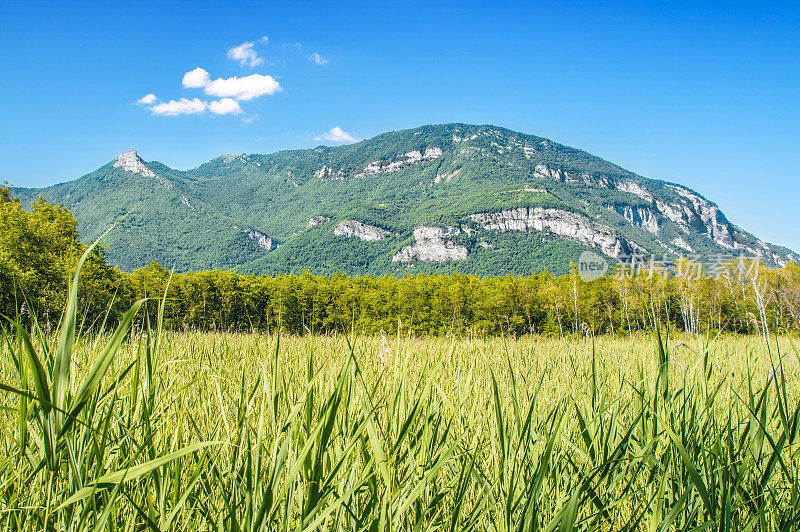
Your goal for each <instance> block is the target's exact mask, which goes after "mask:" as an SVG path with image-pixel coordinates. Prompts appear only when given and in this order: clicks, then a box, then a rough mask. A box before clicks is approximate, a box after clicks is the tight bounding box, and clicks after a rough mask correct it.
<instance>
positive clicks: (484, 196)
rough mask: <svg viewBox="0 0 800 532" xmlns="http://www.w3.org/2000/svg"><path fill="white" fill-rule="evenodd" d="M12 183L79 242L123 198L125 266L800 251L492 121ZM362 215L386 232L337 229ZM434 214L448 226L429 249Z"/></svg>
mask: <svg viewBox="0 0 800 532" xmlns="http://www.w3.org/2000/svg"><path fill="white" fill-rule="evenodd" d="M13 192H14V194H16V195H17V196H19V197H20V198H21V199H22V201H23V204H24V205H25V206H26V207H27V206H29V205H31V204H32V203H33V202H34V201H35V200H36V198H37V197H38V196H39V195H40V194H41V195H42V196H43V197H44V198H45V199H46V200H47V201H49V202H51V203H54V204H61V205H64V206H65V207H67V208H68V209H70V210H71V211H72V212H73V214H74V215H75V217H76V219H77V220H78V229H79V232H80V235H81V237H82V239H83V241H84V243H88V242H91V241H93V240H94V239H95V238H97V237H98V236H99V235H100V234H102V233H103V232H105V230H106V229H107V228H108V227H110V226H111V224H113V223H114V222H115V221H117V220H118V219H119V218H120V217H121V216H123V215H125V214H126V213H129V214H128V216H127V217H126V218H125V220H124V221H123V222H122V223H121V224H120V226H119V227H118V229H117V230H115V231H114V232H113V233H112V234H110V235H109V236H108V240H107V243H108V244H109V248H108V258H109V261H110V263H111V264H113V265H115V266H119V267H121V268H122V269H124V270H127V271H131V270H133V269H135V268H139V267H143V266H146V265H148V264H149V263H150V262H153V261H155V262H158V263H159V264H163V265H165V266H166V267H168V268H170V269H171V268H173V267H175V268H176V270H177V271H178V272H184V271H190V270H194V271H197V270H206V269H228V268H235V269H237V270H238V271H240V272H243V273H253V274H278V273H301V272H302V271H303V270H308V271H309V272H311V273H313V274H318V275H329V274H333V273H336V272H342V273H345V274H348V275H383V274H389V275H394V276H403V275H405V274H406V273H450V272H453V271H456V270H457V271H459V272H461V273H467V274H473V275H477V276H481V277H483V276H498V275H507V274H512V275H530V274H533V273H539V272H542V271H548V272H550V273H552V274H554V275H562V274H565V273H568V272H569V262H570V260H572V259H574V258H575V257H577V256H578V255H579V254H580V253H581V252H582V251H584V250H587V249H594V250H595V251H598V252H600V253H602V254H603V255H604V256H606V257H607V258H609V259H613V260H614V261H617V260H619V259H621V258H622V257H623V256H625V255H629V254H631V253H634V252H635V253H641V254H645V255H649V254H655V255H657V256H658V257H659V258H661V257H662V256H664V255H670V256H671V257H672V258H673V259H674V258H676V257H677V256H681V255H698V256H703V257H709V256H714V255H718V254H724V255H725V256H727V257H728V258H734V257H738V256H740V255H745V256H748V257H758V258H760V259H761V260H762V261H763V262H764V263H765V264H768V265H770V266H782V265H785V264H786V263H788V262H790V261H791V260H796V259H797V255H796V254H794V253H793V252H792V251H790V250H788V249H786V248H781V247H779V246H773V245H770V244H766V243H764V242H761V241H760V240H758V239H757V238H756V237H754V236H753V235H751V234H749V233H747V232H746V231H744V230H743V229H741V228H739V227H737V226H736V225H734V224H733V223H731V222H730V221H728V220H727V218H726V217H725V216H724V214H723V213H722V212H721V211H720V209H719V208H718V207H717V206H716V205H715V204H714V203H713V202H711V201H709V200H707V199H706V198H704V197H702V196H701V195H700V194H697V193H696V192H694V191H692V190H690V189H688V188H686V187H682V186H680V185H675V184H671V183H666V182H663V181H656V180H652V179H646V178H644V177H641V176H638V175H636V174H634V173H632V172H629V171H627V170H624V169H622V168H620V167H619V166H616V165H614V164H612V163H610V162H608V161H605V160H603V159H601V158H599V157H595V156H593V155H591V154H589V153H586V152H583V151H581V150H577V149H574V148H570V147H568V146H563V145H561V144H558V143H555V142H553V141H550V140H548V139H545V138H542V137H536V136H532V135H526V134H522V133H517V132H514V131H510V130H507V129H503V128H499V127H496V126H489V125H485V126H477V125H467V124H444V125H434V126H423V127H419V128H415V129H411V130H406V131H398V132H391V133H386V134H383V135H379V136H377V137H374V138H372V139H368V140H364V141H362V142H358V143H355V144H351V145H346V146H338V147H326V146H320V147H317V148H314V149H309V150H295V151H283V152H278V153H274V154H269V155H259V154H242V155H226V156H223V157H218V158H216V159H214V160H212V161H209V162H208V163H205V164H203V165H201V166H199V167H197V168H194V169H191V170H188V171H178V170H174V169H172V168H169V167H167V166H165V165H163V164H161V163H158V162H145V161H143V160H142V159H140V158H139V156H138V154H137V153H136V152H127V153H124V154H122V155H120V156H119V157H117V158H116V159H115V160H113V161H111V162H109V163H108V164H106V165H104V166H102V167H100V168H98V169H97V170H95V171H94V172H91V173H89V174H87V175H85V176H83V177H81V178H80V179H77V180H75V181H70V182H67V183H62V184H59V185H54V186H52V187H48V188H44V189H14V191H13ZM354 222H357V223H359V224H364V225H367V226H369V227H371V228H372V229H371V230H372V231H377V232H380V233H381V235H383V236H381V237H380V238H376V239H372V240H369V239H366V238H365V235H359V234H342V233H341V231H337V228H338V227H339V226H340V224H342V223H350V224H352V223H354ZM424 228H428V229H427V231H428V232H429V233H430V231H431V230H441V231H444V232H445V236H443V237H441V238H439V237H436V238H432V239H428V240H426V241H424V242H422V244H423V246H422V247H424V248H426V251H424V252H422V253H420V252H419V250H418V249H417V248H415V246H418V245H420V240H419V238H418V230H420V229H422V230H423V231H425V229H424ZM448 248H449V251H448ZM404 250H405V251H404Z"/></svg>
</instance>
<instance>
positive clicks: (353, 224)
mask: <svg viewBox="0 0 800 532" xmlns="http://www.w3.org/2000/svg"><path fill="white" fill-rule="evenodd" d="M333 234H334V235H337V236H347V237H355V238H358V239H361V240H365V241H367V242H375V241H377V240H382V239H384V238H386V237H387V236H389V235H390V234H391V233H389V231H386V230H385V229H381V228H380V227H375V226H374V225H367V224H365V223H361V222H359V221H358V220H342V221H341V222H339V224H338V225H337V226H336V227H335V228H334V229H333Z"/></svg>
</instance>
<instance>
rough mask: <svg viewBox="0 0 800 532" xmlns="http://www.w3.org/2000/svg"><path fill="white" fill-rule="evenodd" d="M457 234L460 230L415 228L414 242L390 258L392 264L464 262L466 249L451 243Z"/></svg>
mask: <svg viewBox="0 0 800 532" xmlns="http://www.w3.org/2000/svg"><path fill="white" fill-rule="evenodd" d="M459 234H461V230H460V229H458V228H457V227H429V226H421V227H417V228H416V229H414V240H415V242H414V243H413V244H411V245H410V246H405V247H404V248H403V249H401V250H400V251H399V252H398V253H397V254H396V255H395V256H394V257H392V262H411V261H413V260H421V261H426V262H431V261H432V262H444V261H448V260H466V258H467V248H466V247H464V246H461V245H459V244H456V243H455V242H453V241H452V238H454V237H456V236H458V235H459Z"/></svg>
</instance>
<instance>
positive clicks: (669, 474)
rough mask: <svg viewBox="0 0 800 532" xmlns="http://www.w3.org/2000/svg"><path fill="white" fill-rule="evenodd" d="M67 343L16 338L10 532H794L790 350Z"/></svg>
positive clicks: (383, 342)
mask: <svg viewBox="0 0 800 532" xmlns="http://www.w3.org/2000/svg"><path fill="white" fill-rule="evenodd" d="M127 323H128V325H130V323H132V321H129V322H127ZM73 325H74V324H73ZM69 328H70V324H69V322H68V320H67V322H66V323H62V329H61V330H60V331H59V334H56V335H49V336H48V335H45V334H41V335H38V334H34V336H33V338H31V337H29V336H28V335H27V334H26V332H25V329H24V328H23V327H21V326H20V327H16V326H15V327H14V328H13V329H11V330H7V332H6V333H4V335H3V347H2V368H0V375H1V376H2V383H3V389H4V393H2V395H0V397H1V398H2V403H1V404H2V412H0V415H2V418H1V419H2V426H3V432H2V437H0V449H2V450H0V456H2V457H3V458H2V459H0V506H2V513H0V523H1V525H0V528H2V529H4V530H12V529H13V530H97V529H109V530H145V529H150V530H212V529H214V530H216V529H224V530H498V531H510V530H703V529H709V530H791V529H794V528H795V527H796V522H797V518H798V511H800V504H799V503H798V495H800V494H798V483H797V477H798V474H800V468H798V465H800V461H798V458H797V452H798V449H800V447H799V446H798V442H797V428H798V412H800V410H798V406H797V400H796V397H797V392H798V390H797V384H796V383H797V381H798V379H797V378H798V375H800V364H798V356H797V351H796V349H795V348H794V346H793V343H794V342H793V341H792V339H791V338H788V337H781V338H778V339H775V338H772V339H770V340H769V344H767V343H766V341H767V340H766V339H765V338H763V337H759V336H733V335H723V336H716V337H702V336H694V335H684V334H681V335H680V336H678V337H675V338H669V339H667V334H666V331H663V332H661V333H659V334H655V335H648V334H644V333H643V334H640V335H634V336H631V337H613V336H610V335H609V336H601V337H598V338H591V337H578V336H570V337H565V338H544V337H538V336H528V337H522V338H517V339H515V338H493V339H474V338H473V339H470V338H464V337H452V338H447V337H445V338H417V337H414V336H413V335H404V334H403V333H402V331H401V334H400V335H397V336H394V337H386V336H382V335H379V336H358V335H331V336H312V335H308V336H305V337H297V336H277V335H266V334H264V335H262V334H230V333H228V334H226V333H191V332H189V333H173V332H166V331H163V330H161V329H160V328H159V327H158V326H157V324H153V327H152V328H150V329H149V330H148V329H145V331H144V332H141V331H139V332H136V331H134V332H133V334H129V335H127V336H126V335H125V334H124V333H125V328H126V322H125V320H124V321H123V323H122V325H121V327H120V329H118V330H117V331H115V332H113V333H112V332H108V333H104V334H100V335H91V336H81V335H80V334H79V333H78V332H77V330H72V331H70V330H69ZM35 329H36V328H35V327H34V330H35ZM65 332H66V333H67V334H64V333H65ZM73 334H74V335H75V341H74V343H72V344H71V345H68V344H69V343H70V342H69V339H70V338H71V336H70V335H73ZM768 346H769V348H768ZM67 352H69V353H67ZM66 354H68V355H69V356H68V357H66V358H65V355H66ZM63 363H65V364H66V366H65V365H63Z"/></svg>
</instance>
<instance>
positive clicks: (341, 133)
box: [314, 126, 358, 142]
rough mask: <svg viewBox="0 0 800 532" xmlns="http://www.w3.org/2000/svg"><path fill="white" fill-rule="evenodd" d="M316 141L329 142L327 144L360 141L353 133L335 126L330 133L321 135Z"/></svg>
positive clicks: (315, 138)
mask: <svg viewBox="0 0 800 532" xmlns="http://www.w3.org/2000/svg"><path fill="white" fill-rule="evenodd" d="M314 140H316V141H321V140H324V141H327V142H356V141H358V139H357V138H356V137H355V136H353V135H352V134H351V133H348V132H347V131H345V130H343V129H342V128H340V127H339V126H333V127H332V128H330V129H329V130H328V131H326V132H325V133H323V134H322V135H319V136H318V137H314Z"/></svg>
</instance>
